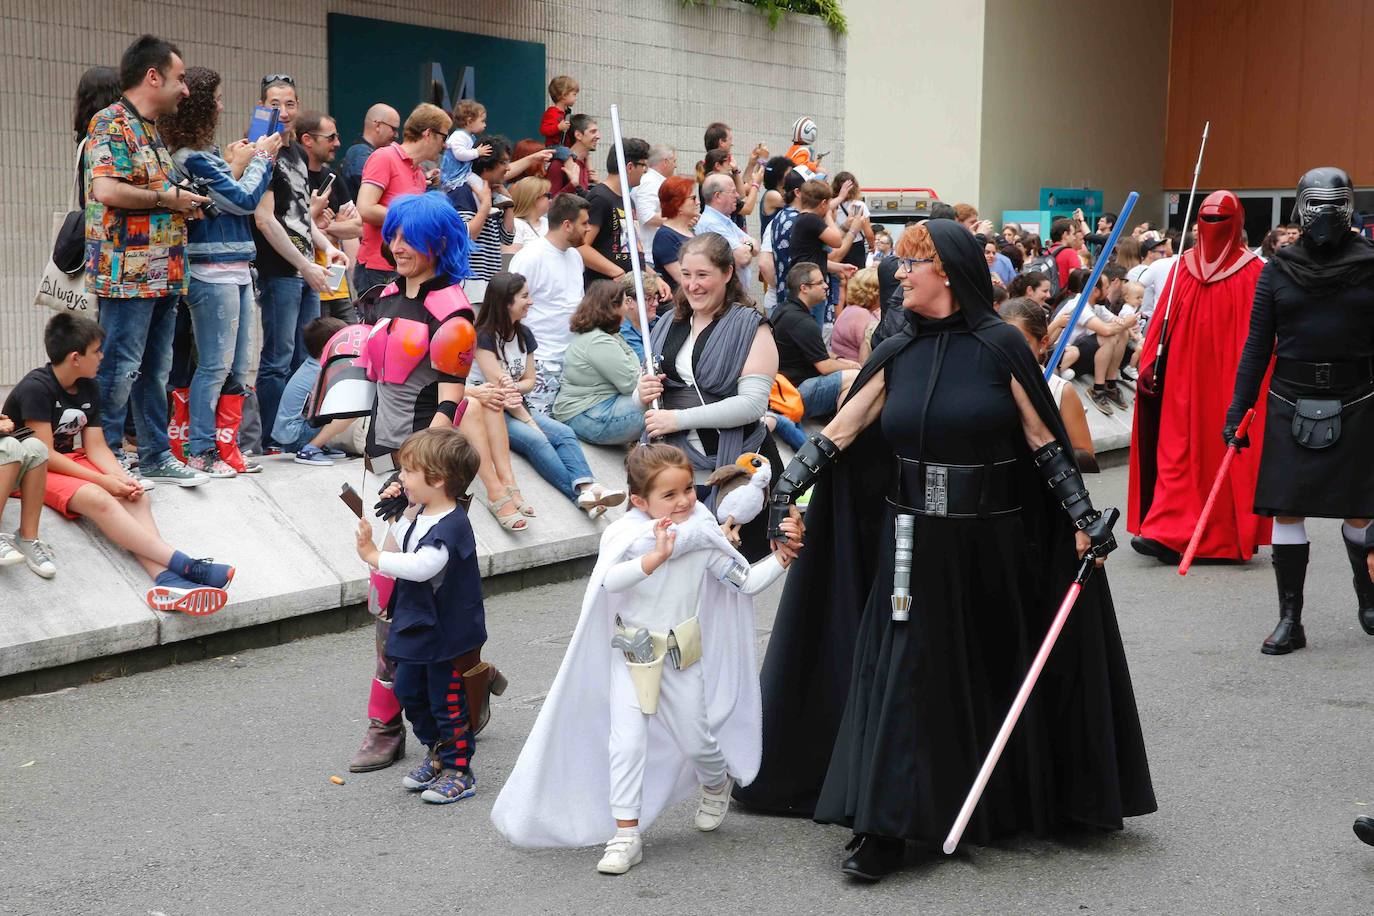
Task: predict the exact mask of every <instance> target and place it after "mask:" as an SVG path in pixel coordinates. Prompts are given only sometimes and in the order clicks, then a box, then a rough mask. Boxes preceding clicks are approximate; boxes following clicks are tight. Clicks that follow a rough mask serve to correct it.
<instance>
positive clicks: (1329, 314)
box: [1226, 234, 1374, 518]
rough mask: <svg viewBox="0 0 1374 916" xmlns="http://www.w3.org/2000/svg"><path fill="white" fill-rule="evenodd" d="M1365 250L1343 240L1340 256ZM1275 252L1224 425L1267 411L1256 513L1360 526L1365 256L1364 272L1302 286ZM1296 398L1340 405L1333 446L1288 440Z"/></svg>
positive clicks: (1372, 280)
mask: <svg viewBox="0 0 1374 916" xmlns="http://www.w3.org/2000/svg"><path fill="white" fill-rule="evenodd" d="M1298 244H1300V245H1301V244H1304V243H1303V242H1299V243H1298ZM1352 246H1353V248H1352ZM1367 246H1369V242H1368V241H1366V240H1364V239H1362V238H1358V237H1356V236H1354V235H1353V234H1352V235H1351V238H1350V240H1349V242H1348V244H1347V246H1346V250H1344V251H1343V252H1341V253H1340V254H1341V256H1344V257H1345V258H1347V259H1352V256H1353V255H1355V254H1357V253H1363V252H1364V251H1365V250H1366V247H1367ZM1291 247H1295V248H1296V246H1291ZM1284 251H1287V249H1281V250H1280V252H1278V253H1277V254H1276V256H1275V259H1274V260H1273V261H1271V262H1270V263H1269V264H1267V265H1265V268H1264V271H1263V272H1262V273H1261V274H1260V277H1259V283H1258V284H1257V285H1256V286H1255V305H1254V308H1253V309H1252V310H1251V312H1250V334H1249V336H1248V337H1247V338H1246V340H1245V349H1244V350H1243V351H1242V352H1241V358H1240V366H1239V368H1238V369H1237V372H1236V385H1235V394H1234V396H1233V398H1232V407H1231V410H1230V412H1229V413H1228V414H1227V417H1226V421H1227V423H1228V424H1231V425H1234V424H1238V423H1239V422H1240V419H1241V417H1243V416H1244V414H1245V411H1246V409H1247V408H1249V407H1250V406H1251V405H1254V406H1255V409H1256V410H1265V411H1267V414H1266V420H1265V423H1266V425H1265V429H1264V452H1263V454H1262V455H1261V457H1260V470H1259V480H1258V482H1257V483H1256V486H1255V512H1256V514H1258V515H1284V516H1311V517H1314V518H1369V517H1371V516H1374V471H1371V467H1372V466H1374V457H1371V456H1374V277H1371V276H1370V272H1371V271H1374V253H1371V254H1370V255H1367V256H1366V260H1365V263H1366V265H1368V266H1367V267H1366V269H1365V270H1363V271H1358V270H1357V271H1351V272H1347V273H1346V274H1345V277H1344V282H1342V281H1340V280H1333V282H1330V283H1326V284H1322V285H1313V284H1311V283H1310V282H1308V283H1303V282H1300V279H1310V278H1308V277H1305V276H1303V275H1302V274H1301V273H1298V272H1295V271H1292V270H1290V268H1289V263H1288V261H1286V260H1285V259H1284V256H1283V252H1284ZM1295 254H1298V252H1295ZM1310 257H1311V255H1305V257H1304V258H1303V260H1304V261H1306V260H1307V259H1309V258H1310ZM1299 269H1300V268H1299ZM1271 356H1277V359H1276V360H1275V361H1274V374H1273V378H1272V379H1271V381H1270V384H1269V397H1268V401H1267V403H1265V404H1255V398H1256V397H1257V396H1258V394H1259V388H1260V384H1261V383H1262V381H1263V379H1264V373H1265V371H1267V369H1268V368H1269V360H1270V357H1271ZM1300 399H1313V400H1318V401H1321V400H1325V401H1339V402H1340V403H1341V411H1340V421H1339V423H1340V434H1339V437H1338V438H1336V440H1335V441H1334V443H1332V444H1329V445H1325V447H1321V448H1315V447H1312V446H1313V445H1323V443H1324V441H1325V439H1326V436H1325V435H1324V430H1313V432H1322V433H1323V435H1321V436H1313V437H1309V440H1308V445H1302V444H1300V443H1299V442H1298V440H1297V439H1296V438H1295V437H1294V433H1293V425H1294V423H1293V421H1294V415H1295V413H1296V405H1297V403H1298V401H1299V400H1300ZM1309 412H1315V411H1309ZM1308 425H1309V426H1310V425H1311V424H1308ZM1256 444H1258V443H1256Z"/></svg>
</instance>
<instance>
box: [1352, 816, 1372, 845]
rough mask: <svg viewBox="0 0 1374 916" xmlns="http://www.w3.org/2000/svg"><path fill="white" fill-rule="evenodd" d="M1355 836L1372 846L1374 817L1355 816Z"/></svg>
mask: <svg viewBox="0 0 1374 916" xmlns="http://www.w3.org/2000/svg"><path fill="white" fill-rule="evenodd" d="M1355 836H1357V837H1359V838H1360V839H1361V840H1363V841H1364V842H1366V843H1368V844H1369V845H1370V846H1374V817H1357V818H1355Z"/></svg>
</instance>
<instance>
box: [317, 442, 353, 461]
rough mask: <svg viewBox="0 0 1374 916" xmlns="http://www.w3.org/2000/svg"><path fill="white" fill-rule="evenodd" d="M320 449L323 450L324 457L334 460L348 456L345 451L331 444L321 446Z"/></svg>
mask: <svg viewBox="0 0 1374 916" xmlns="http://www.w3.org/2000/svg"><path fill="white" fill-rule="evenodd" d="M320 451H321V452H324V457H326V458H332V459H333V460H335V461H343V460H344V459H345V458H347V457H348V452H345V451H344V450H343V449H339V448H333V447H332V446H328V445H324V446H321V447H320Z"/></svg>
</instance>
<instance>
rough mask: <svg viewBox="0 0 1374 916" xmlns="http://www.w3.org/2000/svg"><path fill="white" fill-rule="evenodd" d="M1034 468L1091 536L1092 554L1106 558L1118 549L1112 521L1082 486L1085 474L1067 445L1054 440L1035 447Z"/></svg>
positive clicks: (1080, 528) (1074, 521)
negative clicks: (1098, 509) (1098, 508)
mask: <svg viewBox="0 0 1374 916" xmlns="http://www.w3.org/2000/svg"><path fill="white" fill-rule="evenodd" d="M1031 457H1032V458H1033V459H1034V461H1035V467H1036V469H1037V470H1039V471H1040V476H1041V477H1042V478H1044V481H1045V486H1046V487H1048V488H1049V491H1050V493H1052V494H1054V498H1055V499H1056V500H1058V501H1059V505H1060V506H1061V507H1063V509H1064V511H1065V512H1067V513H1069V519H1070V520H1071V521H1072V522H1073V526H1074V528H1075V529H1077V530H1079V531H1082V532H1083V533H1084V534H1086V535H1087V536H1088V541H1089V542H1090V543H1091V544H1092V553H1093V556H1094V557H1096V558H1099V559H1100V558H1101V557H1105V556H1106V555H1107V554H1109V553H1111V552H1112V551H1113V550H1115V549H1116V538H1115V537H1114V536H1113V535H1112V527H1111V524H1110V523H1109V522H1108V520H1107V519H1105V518H1104V517H1103V515H1102V513H1101V512H1098V511H1097V510H1096V509H1094V508H1093V504H1092V500H1091V499H1089V498H1088V488H1087V487H1086V486H1084V485H1083V475H1082V474H1080V473H1079V471H1078V468H1076V467H1074V464H1073V459H1071V458H1070V457H1069V454H1068V452H1066V451H1064V446H1062V445H1060V444H1059V443H1058V442H1051V443H1050V444H1049V445H1046V446H1044V447H1042V448H1039V449H1037V450H1036V452H1035V454H1034V455H1032V456H1031Z"/></svg>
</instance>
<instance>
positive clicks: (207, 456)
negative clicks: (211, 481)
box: [186, 448, 239, 479]
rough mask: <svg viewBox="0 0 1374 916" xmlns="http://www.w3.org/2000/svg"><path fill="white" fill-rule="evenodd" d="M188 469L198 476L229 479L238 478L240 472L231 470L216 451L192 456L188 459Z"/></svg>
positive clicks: (206, 451) (212, 450) (207, 450)
mask: <svg viewBox="0 0 1374 916" xmlns="http://www.w3.org/2000/svg"><path fill="white" fill-rule="evenodd" d="M186 467H187V468H189V469H190V470H192V471H195V472H196V473H198V474H204V475H205V476H206V477H214V478H217V479H219V478H228V477H237V476H239V472H238V471H236V470H234V469H233V468H231V467H230V466H229V465H228V464H227V463H226V462H225V461H224V459H223V458H221V457H220V456H219V451H218V450H216V449H213V448H211V449H206V450H205V451H203V452H201V453H200V454H199V455H192V456H191V457H190V458H187V459H186Z"/></svg>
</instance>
